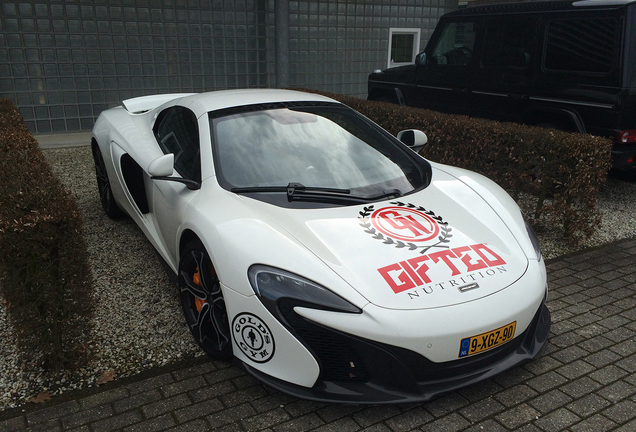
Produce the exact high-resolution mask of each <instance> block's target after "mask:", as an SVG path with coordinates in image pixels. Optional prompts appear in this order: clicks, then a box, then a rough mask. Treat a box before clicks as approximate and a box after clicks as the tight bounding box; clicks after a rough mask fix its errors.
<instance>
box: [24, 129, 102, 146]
mask: <svg viewBox="0 0 636 432" xmlns="http://www.w3.org/2000/svg"><path fill="white" fill-rule="evenodd" d="M33 137H34V138H35V140H36V141H37V142H38V144H39V145H40V148H43V149H52V148H64V147H81V146H85V145H89V144H90V143H91V133H90V132H69V133H56V134H37V135H33Z"/></svg>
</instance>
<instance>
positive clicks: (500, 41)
mask: <svg viewBox="0 0 636 432" xmlns="http://www.w3.org/2000/svg"><path fill="white" fill-rule="evenodd" d="M536 45H537V19H536V18H521V19H519V18H517V19H515V18H512V19H511V18H505V19H504V18H494V19H491V20H488V23H487V24H486V41H485V47H484V55H483V65H484V66H486V67H502V68H525V67H528V66H529V65H530V63H531V62H532V59H533V58H534V55H535V50H536Z"/></svg>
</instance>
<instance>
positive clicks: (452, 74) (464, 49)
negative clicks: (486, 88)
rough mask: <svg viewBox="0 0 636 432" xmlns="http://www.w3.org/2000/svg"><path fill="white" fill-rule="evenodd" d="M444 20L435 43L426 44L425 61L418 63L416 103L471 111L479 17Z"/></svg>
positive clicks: (438, 107)
mask: <svg viewBox="0 0 636 432" xmlns="http://www.w3.org/2000/svg"><path fill="white" fill-rule="evenodd" d="M440 24H441V25H438V27H437V29H436V31H435V33H436V35H434V39H433V40H432V43H430V44H428V45H427V47H426V62H425V64H420V65H418V67H417V69H416V71H415V90H414V100H413V104H414V105H416V106H420V107H424V108H429V109H432V110H435V111H442V112H447V113H454V114H468V112H469V104H470V85H471V81H472V71H473V66H474V64H475V56H474V55H473V53H474V52H475V49H476V47H475V41H476V40H477V27H478V26H477V21H476V20H458V21H447V22H445V23H440ZM437 35H438V36H437Z"/></svg>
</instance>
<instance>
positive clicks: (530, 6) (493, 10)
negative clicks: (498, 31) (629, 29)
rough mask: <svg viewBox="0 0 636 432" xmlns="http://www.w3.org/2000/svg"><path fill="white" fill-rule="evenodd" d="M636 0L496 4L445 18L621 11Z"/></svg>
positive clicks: (449, 14)
mask: <svg viewBox="0 0 636 432" xmlns="http://www.w3.org/2000/svg"><path fill="white" fill-rule="evenodd" d="M635 2H636V0H579V1H562V0H561V1H559V0H557V1H530V2H516V3H496V4H489V5H483V6H470V7H467V8H464V9H458V10H456V11H453V12H449V13H447V14H446V15H444V17H456V16H470V15H490V14H506V13H530V12H558V11H573V10H578V11H581V10H597V9H619V8H622V7H625V6H627V5H629V4H631V3H635Z"/></svg>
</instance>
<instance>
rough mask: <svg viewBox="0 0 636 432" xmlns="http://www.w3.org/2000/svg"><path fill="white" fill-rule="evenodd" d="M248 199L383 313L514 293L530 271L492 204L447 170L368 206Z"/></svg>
mask: <svg viewBox="0 0 636 432" xmlns="http://www.w3.org/2000/svg"><path fill="white" fill-rule="evenodd" d="M245 200H248V201H250V202H251V204H252V205H253V206H256V207H257V208H258V209H257V210H258V211H259V212H261V214H262V213H266V214H268V216H269V218H270V219H271V220H273V221H275V223H276V224H278V225H279V226H280V228H279V231H281V232H286V233H287V235H289V236H292V237H294V238H295V239H296V240H297V241H298V242H300V243H301V244H302V245H304V246H305V247H306V248H307V249H308V250H309V251H311V252H312V253H313V254H314V255H315V256H316V257H317V258H318V259H320V260H321V261H322V262H324V263H325V264H326V265H327V266H329V268H331V269H332V270H333V271H334V272H336V273H337V274H338V275H339V276H340V277H341V278H342V279H344V280H345V281H346V282H347V283H348V284H349V285H351V287H353V288H354V289H355V290H356V291H357V292H358V293H359V294H361V295H362V296H363V297H365V298H366V299H367V300H368V301H369V302H371V303H373V304H375V305H377V306H379V307H383V308H390V309H427V308H437V307H445V306H451V305H455V304H459V303H464V302H468V301H473V300H476V299H479V298H482V297H485V296H489V295H492V294H493V293H495V292H497V291H500V290H502V289H505V288H506V287H508V286H510V285H511V284H512V283H514V282H515V281H516V280H517V279H519V278H520V277H521V276H522V275H523V274H524V273H525V271H526V269H527V267H528V258H527V257H526V255H525V254H524V252H523V250H522V248H521V247H520V246H519V243H518V242H517V241H516V239H515V237H514V236H513V234H512V233H511V231H510V229H508V227H507V226H506V224H505V223H504V221H503V220H502V218H501V217H499V215H498V214H497V213H496V212H495V211H494V210H493V208H492V207H491V205H489V204H488V203H487V202H486V201H485V200H484V199H483V198H482V197H481V196H480V195H479V194H477V192H475V191H474V190H473V189H472V188H470V187H468V186H467V185H466V184H465V183H464V182H462V181H459V180H458V179H457V178H455V177H453V176H451V175H449V174H447V173H445V172H442V171H436V173H435V177H434V180H433V181H432V182H431V184H430V185H429V186H428V187H427V188H426V189H424V190H422V191H419V192H417V193H414V194H410V195H408V196H405V197H402V198H400V199H399V200H389V201H383V202H375V203H370V204H366V205H358V206H346V207H335V208H326V209H312V210H306V209H288V208H281V207H277V206H273V205H271V204H268V203H265V202H261V201H257V200H253V199H250V198H245ZM524 231H525V230H524ZM283 268H284V265H283ZM316 282H319V283H320V281H316ZM327 288H331V289H333V287H327ZM338 294H340V295H342V296H344V297H346V293H338Z"/></svg>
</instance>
